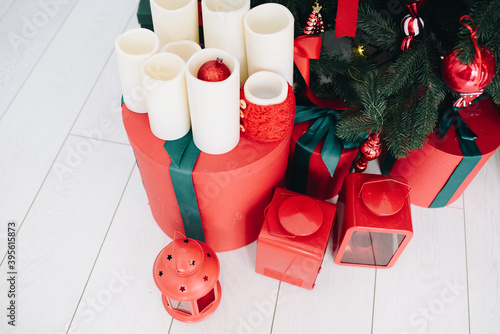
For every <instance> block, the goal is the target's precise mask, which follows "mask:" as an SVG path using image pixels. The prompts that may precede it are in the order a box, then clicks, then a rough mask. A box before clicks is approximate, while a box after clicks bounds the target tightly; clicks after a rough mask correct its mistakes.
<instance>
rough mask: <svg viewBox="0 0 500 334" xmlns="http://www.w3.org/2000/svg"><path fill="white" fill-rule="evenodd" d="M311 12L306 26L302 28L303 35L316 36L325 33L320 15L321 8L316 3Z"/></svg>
mask: <svg viewBox="0 0 500 334" xmlns="http://www.w3.org/2000/svg"><path fill="white" fill-rule="evenodd" d="M312 8H313V10H312V12H311V14H310V15H309V18H308V19H307V24H306V26H305V27H304V34H306V35H318V34H321V33H322V32H325V25H324V24H323V17H322V16H321V14H320V10H321V8H323V7H322V6H320V5H319V4H318V2H317V1H316V3H315V4H314V6H313V7H312Z"/></svg>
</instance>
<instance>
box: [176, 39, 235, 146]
mask: <svg viewBox="0 0 500 334" xmlns="http://www.w3.org/2000/svg"><path fill="white" fill-rule="evenodd" d="M217 58H221V59H222V60H223V63H224V64H226V66H227V67H228V68H229V70H230V72H231V74H230V76H229V77H228V78H227V79H225V80H223V81H219V82H208V81H203V80H200V79H198V78H197V76H198V70H199V69H200V67H201V66H202V65H203V64H205V63H206V62H207V61H211V60H216V59H217ZM186 82H187V89H188V98H189V110H190V114H191V125H192V129H193V140H194V143H195V145H196V146H197V147H198V148H199V149H200V150H201V151H203V152H205V153H208V154H223V153H227V152H229V151H231V150H232V149H233V148H234V147H236V145H238V142H239V140H240V64H239V62H238V60H237V59H236V58H235V57H233V56H232V55H230V54H229V53H228V52H225V51H223V50H220V49H210V48H209V49H203V50H201V51H199V52H197V53H195V54H194V55H193V56H192V57H191V58H190V59H189V60H188V62H187V69H186Z"/></svg>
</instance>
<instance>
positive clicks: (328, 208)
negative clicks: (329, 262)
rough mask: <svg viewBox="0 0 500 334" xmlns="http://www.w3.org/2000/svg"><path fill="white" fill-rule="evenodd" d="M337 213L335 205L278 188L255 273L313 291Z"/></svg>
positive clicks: (261, 237) (260, 241)
mask: <svg viewBox="0 0 500 334" xmlns="http://www.w3.org/2000/svg"><path fill="white" fill-rule="evenodd" d="M336 209H337V206H336V205H335V204H333V203H329V202H325V201H321V200H318V199H315V198H312V197H309V196H305V195H301V194H298V193H295V192H292V191H290V190H286V189H283V188H276V191H275V193H274V196H273V199H272V201H271V204H269V206H268V208H267V211H266V217H265V220H264V224H263V225H262V229H261V231H260V234H259V237H258V239H257V257H256V261H255V271H256V272H257V273H259V274H262V275H265V276H268V277H272V278H275V279H278V280H280V281H283V282H287V283H289V284H293V285H297V286H299V287H302V288H306V289H312V288H313V287H314V282H315V281H316V277H317V276H318V272H319V270H320V269H321V263H322V262H323V257H324V255H325V250H326V246H327V244H328V239H329V237H330V232H331V229H332V225H333V219H334V217H335V211H336Z"/></svg>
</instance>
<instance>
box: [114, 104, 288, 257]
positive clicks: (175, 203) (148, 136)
mask: <svg viewBox="0 0 500 334" xmlns="http://www.w3.org/2000/svg"><path fill="white" fill-rule="evenodd" d="M122 117H123V123H124V126H125V130H126V131H127V135H128V139H129V142H130V145H131V146H132V148H133V150H134V153H135V156H136V159H137V165H138V167H139V171H140V173H141V178H142V181H143V183H144V188H145V190H146V194H147V196H148V200H149V205H150V207H151V212H152V214H153V217H154V219H155V220H156V222H157V223H158V225H159V226H160V228H161V229H162V230H163V231H164V232H165V233H166V234H167V235H168V236H170V237H171V238H173V237H174V232H175V231H180V232H181V233H183V234H184V235H186V236H187V237H188V238H193V239H197V240H200V241H204V242H206V243H207V244H208V245H209V246H210V247H212V248H213V249H214V250H215V251H216V252H222V251H229V250H233V249H236V248H239V247H243V246H245V245H247V244H249V243H251V242H253V241H255V240H256V239H257V236H258V234H259V231H260V227H261V222H262V221H263V220H264V209H265V208H266V206H267V205H268V204H269V202H270V200H271V198H272V196H273V192H274V189H275V188H276V187H277V186H280V185H283V183H284V179H285V172H286V164H287V159H288V152H289V144H290V135H288V136H286V137H285V138H284V139H283V140H281V141H276V142H273V143H259V142H255V141H253V140H251V139H248V138H247V137H245V136H242V137H241V139H240V141H239V144H238V145H237V146H236V148H234V149H233V150H232V151H230V152H228V153H226V154H221V155H210V154H205V153H203V152H201V153H200V152H199V150H198V151H196V148H195V147H194V145H192V140H191V141H189V140H186V141H185V142H182V140H179V141H180V142H179V144H182V145H177V146H180V148H179V147H174V150H173V151H174V153H175V154H171V153H170V151H169V154H170V155H169V154H167V152H166V150H170V149H171V148H172V147H171V146H172V144H177V143H172V142H174V141H172V142H165V141H164V140H161V139H158V138H156V137H155V136H154V135H153V134H152V132H151V130H150V127H149V121H148V115H147V114H137V113H134V112H131V111H130V110H128V109H127V108H126V106H125V105H123V111H122ZM188 135H189V134H188ZM181 139H184V138H181ZM174 146H175V145H174ZM185 165H188V166H185ZM186 167H187V168H186ZM173 175H175V177H172V176H173Z"/></svg>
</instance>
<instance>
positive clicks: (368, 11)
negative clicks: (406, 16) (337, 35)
mask: <svg viewBox="0 0 500 334" xmlns="http://www.w3.org/2000/svg"><path fill="white" fill-rule="evenodd" d="M358 28H359V29H360V30H361V31H363V32H364V33H365V34H367V35H368V36H369V39H367V40H366V41H365V43H363V42H362V44H371V45H374V46H376V47H377V48H380V49H383V50H385V51H388V52H391V53H392V52H395V51H396V48H397V43H396V40H397V39H398V35H399V34H400V33H399V30H398V28H397V27H396V25H395V24H394V22H392V21H389V20H388V19H387V18H386V17H385V16H383V15H382V14H380V13H379V12H378V11H376V10H375V8H374V7H373V6H372V5H371V4H369V3H368V2H362V3H360V4H359V12H358Z"/></svg>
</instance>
